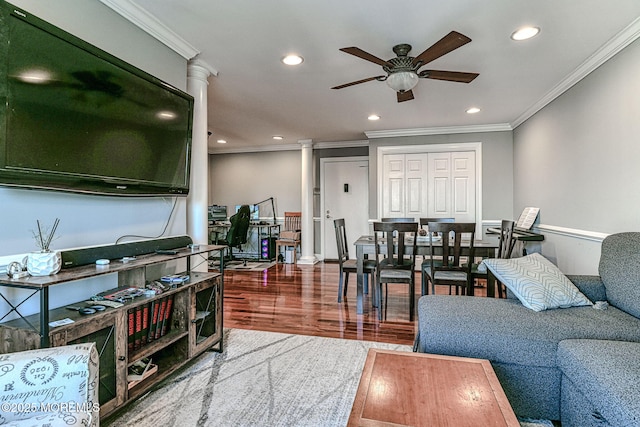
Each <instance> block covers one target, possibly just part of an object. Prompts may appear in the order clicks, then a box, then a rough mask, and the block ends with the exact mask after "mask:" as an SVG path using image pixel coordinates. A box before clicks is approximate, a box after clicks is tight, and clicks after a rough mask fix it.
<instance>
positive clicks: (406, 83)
mask: <svg viewBox="0 0 640 427" xmlns="http://www.w3.org/2000/svg"><path fill="white" fill-rule="evenodd" d="M418 78H419V77H418V75H417V74H416V73H415V72H413V71H397V72H395V73H391V74H389V77H387V85H388V86H389V87H390V88H391V89H393V90H395V91H396V92H406V91H408V90H411V89H413V88H414V87H415V86H416V85H417V84H418Z"/></svg>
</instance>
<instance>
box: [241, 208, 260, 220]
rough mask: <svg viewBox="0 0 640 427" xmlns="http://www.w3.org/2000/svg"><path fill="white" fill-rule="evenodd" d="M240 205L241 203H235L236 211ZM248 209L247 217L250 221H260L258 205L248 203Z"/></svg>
mask: <svg viewBox="0 0 640 427" xmlns="http://www.w3.org/2000/svg"><path fill="white" fill-rule="evenodd" d="M240 206H242V205H236V213H237V212H238V211H239V210H240ZM249 209H251V216H250V217H249V219H250V220H251V221H260V209H259V208H258V205H249Z"/></svg>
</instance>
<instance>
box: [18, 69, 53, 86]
mask: <svg viewBox="0 0 640 427" xmlns="http://www.w3.org/2000/svg"><path fill="white" fill-rule="evenodd" d="M18 78H19V79H20V80H22V81H23V82H26V83H35V84H42V83H48V82H49V81H51V78H52V77H51V73H50V72H48V71H46V70H38V69H33V70H27V71H24V72H22V73H20V75H18Z"/></svg>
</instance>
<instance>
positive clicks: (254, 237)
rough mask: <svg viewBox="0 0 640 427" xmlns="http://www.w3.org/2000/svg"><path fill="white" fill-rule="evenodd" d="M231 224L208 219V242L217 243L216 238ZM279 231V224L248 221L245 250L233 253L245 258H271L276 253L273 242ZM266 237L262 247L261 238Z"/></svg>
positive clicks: (225, 232) (223, 234)
mask: <svg viewBox="0 0 640 427" xmlns="http://www.w3.org/2000/svg"><path fill="white" fill-rule="evenodd" d="M229 227H231V224H230V223H228V222H213V221H209V244H212V245H217V244H218V240H219V239H220V238H221V237H224V236H225V235H226V234H227V232H228V231H229ZM279 233H280V224H258V223H250V224H249V231H248V233H247V243H246V250H245V251H243V252H241V253H240V254H238V253H236V254H234V255H242V256H237V258H240V259H242V258H246V259H254V258H258V259H269V260H272V259H274V258H275V257H276V256H278V254H276V253H275V250H274V243H275V238H276V236H277V235H278V234H279ZM263 238H265V239H267V242H266V246H265V247H263V244H262V239H263Z"/></svg>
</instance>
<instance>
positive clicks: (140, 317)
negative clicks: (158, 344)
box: [127, 295, 173, 352]
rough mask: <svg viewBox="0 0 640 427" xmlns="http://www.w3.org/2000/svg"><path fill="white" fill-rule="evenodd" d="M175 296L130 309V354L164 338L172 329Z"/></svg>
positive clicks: (128, 343)
mask: <svg viewBox="0 0 640 427" xmlns="http://www.w3.org/2000/svg"><path fill="white" fill-rule="evenodd" d="M172 311H173V295H169V296H166V297H163V298H159V299H156V300H154V301H151V302H149V303H147V304H142V305H138V306H137V307H135V308H130V309H129V310H128V312H127V314H128V326H129V337H128V341H127V346H128V350H129V352H132V351H135V350H138V349H139V348H141V347H144V346H145V345H147V344H148V343H150V342H152V341H154V340H157V339H159V338H160V337H162V336H164V335H165V334H166V333H167V332H168V331H169V330H170V328H171V326H170V323H171V313H172Z"/></svg>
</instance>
